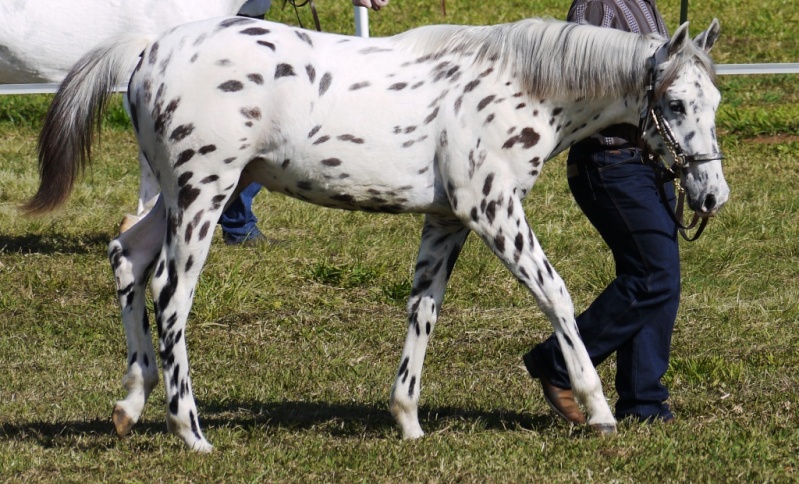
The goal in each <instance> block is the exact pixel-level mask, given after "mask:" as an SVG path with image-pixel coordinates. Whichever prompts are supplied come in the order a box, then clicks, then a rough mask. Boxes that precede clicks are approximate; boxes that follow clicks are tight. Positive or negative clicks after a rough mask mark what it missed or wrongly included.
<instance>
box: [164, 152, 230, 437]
mask: <svg viewBox="0 0 799 484" xmlns="http://www.w3.org/2000/svg"><path fill="white" fill-rule="evenodd" d="M193 169H194V170H193V171H185V172H183V173H182V174H181V175H180V177H179V183H180V186H181V190H180V195H179V196H178V199H177V200H171V201H170V200H169V197H167V196H166V195H165V194H164V195H162V196H163V197H164V198H165V199H166V203H165V206H166V207H167V209H166V212H167V216H166V217H167V228H166V231H167V234H166V244H165V246H164V250H162V251H161V256H160V257H159V259H158V262H157V263H156V268H155V273H154V274H153V279H152V290H153V300H154V303H155V323H156V328H157V329H158V345H159V347H158V349H159V354H160V357H161V366H162V368H163V372H164V386H165V390H166V399H167V417H166V421H167V426H168V427H169V430H170V432H172V433H174V434H176V435H178V436H179V437H180V438H182V439H183V441H184V442H185V443H186V445H188V446H189V447H190V448H192V449H193V450H196V451H199V452H210V451H211V450H212V449H213V447H212V446H211V444H210V443H208V441H207V440H206V439H205V437H203V434H202V431H201V430H200V423H199V419H198V415H197V405H196V403H195V401H194V394H193V392H192V386H191V378H190V376H189V358H188V354H187V352H186V333H185V330H186V320H187V318H188V316H189V311H190V309H191V303H192V299H193V298H194V288H195V286H196V285H197V280H198V278H199V276H200V272H201V271H202V267H203V265H204V264H205V260H206V258H207V256H208V251H209V249H210V246H211V239H212V238H213V233H214V227H215V226H216V222H217V220H219V215H220V213H221V212H222V210H223V208H224V206H225V202H226V201H227V200H228V199H229V198H230V196H231V194H232V193H233V191H234V189H235V187H236V182H237V181H238V178H239V173H238V172H235V173H234V172H228V173H224V174H222V173H220V174H218V175H217V174H210V173H203V172H201V171H200V169H201V167H200V166H199V165H196V166H194V167H193ZM223 187H224V188H223Z"/></svg>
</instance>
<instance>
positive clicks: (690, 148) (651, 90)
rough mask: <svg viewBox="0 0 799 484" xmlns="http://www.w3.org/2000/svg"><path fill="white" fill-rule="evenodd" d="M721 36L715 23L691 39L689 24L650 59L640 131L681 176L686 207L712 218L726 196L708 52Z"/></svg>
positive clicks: (716, 101)
mask: <svg viewBox="0 0 799 484" xmlns="http://www.w3.org/2000/svg"><path fill="white" fill-rule="evenodd" d="M718 34H719V23H718V20H716V19H714V20H713V22H711V24H710V27H709V28H708V29H707V30H706V31H704V32H702V33H701V34H699V35H698V36H697V37H696V38H695V39H693V40H691V39H690V38H689V37H688V23H687V22H686V23H684V24H683V25H681V26H680V28H678V29H677V31H676V32H675V33H674V35H673V36H672V38H671V39H670V40H669V41H668V42H667V43H665V44H664V45H663V46H662V47H660V48H659V49H658V50H657V51H656V52H655V54H654V55H653V56H652V58H651V59H650V60H649V63H650V65H649V69H650V76H649V85H648V88H647V89H648V93H647V96H648V101H647V103H646V107H645V111H644V112H643V113H642V115H641V133H642V139H643V141H644V142H645V143H646V144H647V145H648V147H649V148H650V149H651V150H652V151H653V152H655V153H656V154H658V155H660V156H661V157H662V158H663V160H664V161H665V162H666V164H668V165H669V166H670V167H671V168H672V170H673V171H674V173H675V175H676V176H679V177H680V183H681V184H682V187H683V188H684V189H685V191H686V194H687V196H688V206H689V207H690V208H691V209H692V210H694V211H695V212H696V213H697V214H698V215H699V216H702V217H707V216H711V215H715V214H716V212H718V210H719V209H720V208H721V206H722V205H724V203H725V202H726V201H727V199H728V198H729V193H730V190H729V187H728V186H727V182H726V181H725V179H724V174H723V173H722V169H721V158H722V155H721V151H720V150H719V146H718V141H717V139H716V109H717V108H718V105H719V101H720V100H721V95H720V94H719V91H718V89H717V88H716V86H715V84H714V78H715V69H714V67H713V62H712V61H711V60H710V57H709V56H708V55H707V52H709V51H710V49H711V48H712V47H713V44H714V43H715V41H716V39H717V38H718Z"/></svg>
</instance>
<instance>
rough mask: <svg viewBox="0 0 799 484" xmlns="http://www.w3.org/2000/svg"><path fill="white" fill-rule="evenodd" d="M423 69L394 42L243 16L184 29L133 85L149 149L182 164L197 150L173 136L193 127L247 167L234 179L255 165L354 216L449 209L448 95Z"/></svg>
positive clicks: (258, 171) (259, 175)
mask: <svg viewBox="0 0 799 484" xmlns="http://www.w3.org/2000/svg"><path fill="white" fill-rule="evenodd" d="M414 59H415V57H414V54H413V53H408V52H402V51H398V50H396V49H395V48H394V47H393V45H392V40H391V38H385V39H379V38H378V39H361V38H356V37H349V36H342V35H334V34H322V33H317V32H310V31H305V30H302V29H298V28H295V27H289V26H285V25H283V24H277V23H271V22H265V21H255V20H251V19H243V18H227V19H214V20H208V21H201V22H197V23H193V24H188V25H184V26H181V27H180V28H177V29H174V30H173V31H171V32H169V33H168V34H166V35H164V36H162V37H161V38H160V39H159V40H158V41H157V42H156V43H154V44H153V45H151V46H150V47H149V48H148V49H147V50H146V51H145V52H144V55H143V62H142V66H141V68H140V69H139V70H138V71H137V72H136V73H135V74H134V76H133V78H132V82H131V86H130V89H131V95H132V96H133V102H134V104H137V112H138V113H140V116H143V117H144V118H146V119H142V120H141V122H139V125H140V127H141V130H142V131H141V132H140V133H139V137H140V141H141V142H142V143H143V146H145V152H147V151H148V150H149V149H150V148H148V147H149V146H152V149H151V151H152V152H160V153H164V154H165V155H166V157H168V158H169V157H171V158H172V159H175V158H176V157H179V156H180V154H181V153H182V152H183V151H184V150H185V148H186V146H188V145H187V144H186V143H187V142H183V141H182V140H181V142H175V139H174V138H173V137H172V136H171V135H170V132H171V131H173V130H174V129H176V128H177V127H180V126H191V130H192V136H193V137H194V141H193V143H194V144H195V145H196V144H200V145H209V144H213V145H214V147H215V150H216V151H215V153H214V156H216V158H217V159H219V160H230V159H232V158H236V161H235V162H230V164H229V165H228V166H229V167H231V168H233V169H235V168H236V167H238V169H243V167H244V166H245V165H248V164H249V166H248V170H249V171H250V173H251V174H252V173H254V177H255V178H256V179H258V181H260V182H261V183H262V184H263V185H265V186H266V187H267V188H269V189H270V190H273V191H278V192H283V193H286V194H289V195H293V196H297V197H298V198H302V199H304V200H307V201H310V202H313V203H317V204H320V205H326V206H336V207H340V208H348V209H354V210H358V209H363V210H375V211H390V212H404V211H430V210H432V211H441V210H442V208H444V207H446V206H447V205H446V202H445V200H444V199H443V197H442V193H441V189H440V186H439V180H437V178H436V172H435V169H434V168H433V162H434V158H435V156H436V150H437V148H438V141H439V134H440V125H439V124H438V123H437V122H435V121H437V119H436V118H437V116H438V114H439V113H438V109H437V108H436V106H434V104H435V102H436V99H437V98H440V97H441V94H442V90H441V89H435V90H431V89H430V85H429V84H425V83H424V82H421V79H422V78H424V79H427V77H428V74H429V73H428V71H429V66H427V67H424V68H422V67H414V65H415V64H414ZM403 66H404V67H403ZM403 69H404V71H403ZM414 69H418V70H419V73H418V76H417V77H418V78H419V82H418V83H417V84H418V85H415V84H414V79H415V78H416V77H414V76H415V75H414V74H412V73H409V72H412V71H413V70H414ZM158 91H160V94H159V93H158ZM159 96H160V97H159ZM148 100H149V102H148ZM170 104H171V105H173V106H176V105H177V104H179V108H176V109H175V110H174V112H173V113H171V114H170V120H169V121H170V126H169V127H167V128H164V126H163V123H160V122H159V120H158V115H159V113H162V112H163V109H165V108H164V106H169V105H170ZM139 105H142V106H139ZM159 106H160V108H159ZM159 109H160V111H159ZM153 114H154V115H153ZM442 116H443V114H442ZM158 129H162V132H161V133H160V134H159V133H158V132H157V130H158ZM198 140H202V141H198ZM195 149H196V148H195ZM252 160H254V162H252V163H250V162H251V161H252ZM239 163H240V164H239ZM217 168H218V169H227V168H228V167H227V166H226V167H219V166H217ZM195 171H196V170H195ZM378 193H379V195H378ZM442 204H443V206H442ZM444 209H445V208H444Z"/></svg>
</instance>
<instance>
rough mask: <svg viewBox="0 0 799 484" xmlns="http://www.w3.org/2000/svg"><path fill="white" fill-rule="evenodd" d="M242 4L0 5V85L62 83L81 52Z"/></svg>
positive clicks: (202, 0) (156, 0)
mask: <svg viewBox="0 0 799 484" xmlns="http://www.w3.org/2000/svg"><path fill="white" fill-rule="evenodd" d="M244 1H245V0H175V1H169V2H163V1H161V0H140V1H135V2H134V1H128V2H121V3H120V2H106V1H99V0H75V1H69V2H64V1H61V0H36V1H28V2H0V19H2V21H0V84H9V83H29V82H60V81H61V80H62V79H63V78H64V76H65V75H66V73H67V72H69V69H70V68H71V67H72V66H73V64H75V62H77V61H78V59H79V58H80V57H81V56H82V55H83V54H84V53H86V52H87V51H88V50H89V49H91V48H92V47H94V46H96V45H99V44H101V43H103V42H106V41H108V40H110V39H112V38H114V37H116V36H118V35H121V34H131V33H137V32H141V33H147V34H153V33H158V32H163V31H165V30H167V29H169V28H171V27H174V26H175V25H179V24H182V23H186V22H192V21H196V20H199V19H203V18H209V17H219V16H224V15H232V14H234V13H236V12H237V11H238V9H239V7H241V5H242V4H243V3H244Z"/></svg>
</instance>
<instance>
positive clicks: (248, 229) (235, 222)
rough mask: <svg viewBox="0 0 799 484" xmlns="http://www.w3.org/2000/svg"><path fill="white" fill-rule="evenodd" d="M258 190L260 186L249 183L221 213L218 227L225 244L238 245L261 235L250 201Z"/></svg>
mask: <svg viewBox="0 0 799 484" xmlns="http://www.w3.org/2000/svg"><path fill="white" fill-rule="evenodd" d="M260 190H261V185H259V184H257V183H250V184H249V185H248V186H247V188H245V189H244V190H243V191H242V192H241V194H239V196H238V198H236V199H234V200H233V201H232V202H231V203H230V205H228V207H227V208H226V209H225V211H224V212H222V215H221V216H220V217H219V225H221V226H222V236H223V238H224V240H225V242H227V243H240V242H244V241H247V240H249V239H252V238H256V237H258V236H260V235H261V232H260V231H259V230H258V227H257V226H256V224H257V223H258V218H257V217H256V216H255V214H254V213H253V212H252V200H253V198H255V195H256V194H258V192H259V191H260Z"/></svg>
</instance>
